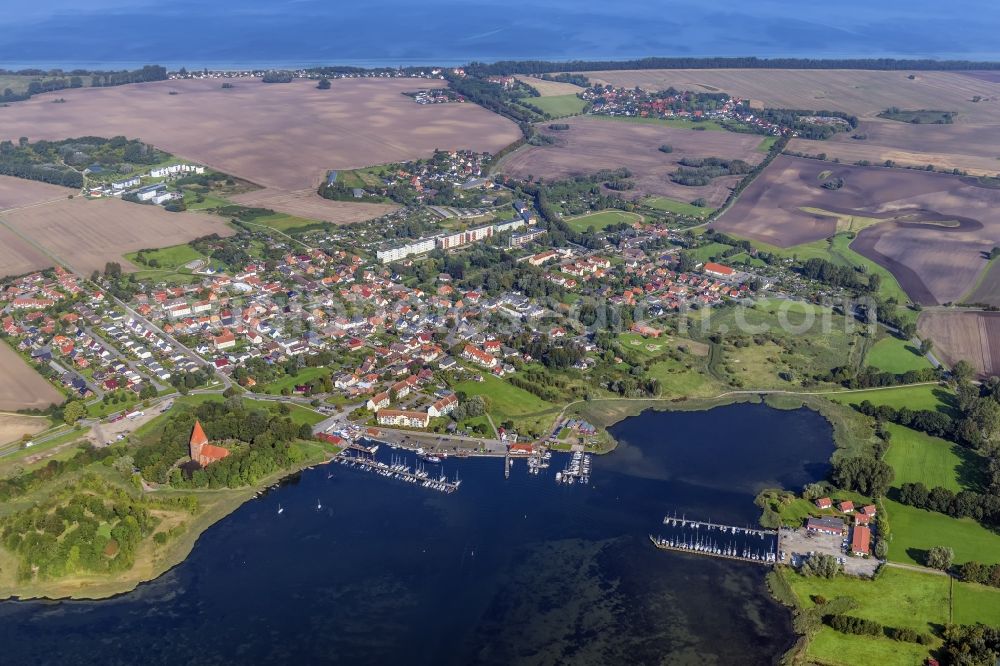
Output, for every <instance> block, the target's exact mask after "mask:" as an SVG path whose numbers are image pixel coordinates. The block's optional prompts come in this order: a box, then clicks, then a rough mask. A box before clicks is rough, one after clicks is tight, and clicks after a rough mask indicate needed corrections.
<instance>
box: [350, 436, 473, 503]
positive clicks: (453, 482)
mask: <svg viewBox="0 0 1000 666" xmlns="http://www.w3.org/2000/svg"><path fill="white" fill-rule="evenodd" d="M376 448H377V447H376ZM349 451H350V449H345V450H344V451H342V452H341V453H339V454H337V455H336V456H335V457H334V458H333V461H334V462H336V463H339V464H341V465H346V466H348V467H352V468H354V469H358V470H361V471H363V472H370V473H372V474H377V475H378V476H381V477H384V478H387V479H395V480H397V481H403V482H404V483H414V484H418V485H419V486H420V487H421V488H427V489H428V490H436V491H438V492H442V493H446V494H451V493H453V492H455V491H456V490H458V487H459V486H460V485H462V481H461V480H460V479H459V478H458V472H457V471H456V472H455V478H454V479H449V478H448V477H447V475H446V474H445V472H444V469H443V468H442V469H441V470H440V472H439V474H438V475H432V474H431V472H430V471H429V470H428V469H427V468H426V467H425V466H424V465H423V464H422V463H420V462H418V463H417V464H416V465H415V466H411V465H409V464H408V463H407V462H406V459H405V457H404V456H398V455H395V454H394V455H393V456H392V457H391V460H390V462H383V461H381V460H376V459H375V458H374V456H366V455H351V454H350V453H349Z"/></svg>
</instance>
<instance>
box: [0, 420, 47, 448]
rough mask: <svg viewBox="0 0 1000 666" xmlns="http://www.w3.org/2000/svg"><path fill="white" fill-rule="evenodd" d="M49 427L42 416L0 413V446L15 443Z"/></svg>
mask: <svg viewBox="0 0 1000 666" xmlns="http://www.w3.org/2000/svg"><path fill="white" fill-rule="evenodd" d="M48 427H49V420H48V419H47V418H45V417H42V416H24V415H22V414H4V413H0V444H10V443H11V442H16V441H18V440H19V439H21V438H22V437H24V436H25V435H34V434H35V433H37V432H41V431H43V430H45V429H46V428H48Z"/></svg>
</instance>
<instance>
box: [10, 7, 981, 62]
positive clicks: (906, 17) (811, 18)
mask: <svg viewBox="0 0 1000 666" xmlns="http://www.w3.org/2000/svg"><path fill="white" fill-rule="evenodd" d="M3 9H4V11H3V16H2V18H0V28H2V29H0V65H4V66H15V67H17V66H64V67H74V66H76V67H95V68H107V67H132V66H136V65H141V64H148V63H153V62H155V63H160V64H163V65H168V66H172V67H180V66H182V65H184V66H187V67H189V68H191V67H202V66H208V67H216V68H228V67H234V68H237V67H247V66H260V67H264V66H298V65H311V64H326V63H340V64H362V65H401V64H418V65H426V64H441V65H449V64H458V63H465V62H469V61H470V60H480V61H493V60H500V59H516V60H522V59H533V58H545V59H559V60H563V59H627V58H634V57H643V56H650V55H660V56H704V55H741V56H742V55H756V56H790V57H879V56H896V57H931V58H968V59H997V58H998V57H1000V42H998V40H997V39H996V34H997V32H998V30H1000V8H998V6H997V3H996V2H995V0H963V2H962V3H961V11H955V7H954V6H953V5H951V4H948V3H941V2H938V1H936V0H882V1H881V2H870V1H869V0H841V1H840V2H838V3H836V6H831V5H830V4H829V3H817V2H801V1H798V0H754V2H744V3H738V2H733V1H732V0H698V1H695V0H616V2H607V0H507V1H506V2H503V3H496V2H482V1H477V0H461V1H460V0H424V1H423V2H410V1H409V0H366V1H365V2H330V1H329V0H212V1H211V2H205V1H204V0H172V1H171V2H158V1H156V0H87V2H82V3H81V2H79V1H78V0H40V1H39V0H5V1H4V3H3Z"/></svg>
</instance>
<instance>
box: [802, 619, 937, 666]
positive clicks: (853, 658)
mask: <svg viewBox="0 0 1000 666" xmlns="http://www.w3.org/2000/svg"><path fill="white" fill-rule="evenodd" d="M806 655H808V656H809V657H810V658H811V659H812V660H813V661H814V662H815V663H817V664H821V665H824V666H826V665H830V666H855V665H856V664H879V666H913V665H914V664H922V663H924V660H925V659H927V657H928V656H930V650H928V648H926V647H924V646H923V645H918V644H916V643H902V642H900V641H894V640H891V639H889V638H869V637H867V636H865V637H862V636H850V635H848V634H842V633H840V632H839V631H834V630H833V629H831V628H830V627H823V628H822V629H820V630H819V633H817V634H816V635H815V636H814V637H813V638H812V640H811V641H810V642H809V647H808V648H807V650H806Z"/></svg>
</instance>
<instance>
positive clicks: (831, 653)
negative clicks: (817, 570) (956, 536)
mask: <svg viewBox="0 0 1000 666" xmlns="http://www.w3.org/2000/svg"><path fill="white" fill-rule="evenodd" d="M782 575H783V576H784V577H785V578H786V579H787V580H788V582H789V584H790V586H791V588H792V590H793V591H794V593H795V596H796V597H797V598H798V601H799V604H800V605H801V606H803V607H804V608H813V607H815V606H816V603H815V601H814V599H815V598H816V597H824V598H826V599H827V600H833V599H836V598H837V597H850V598H852V599H854V600H855V601H856V602H857V606H858V607H857V608H856V609H853V610H851V611H849V612H848V613H846V614H847V615H851V616H853V617H860V618H865V619H868V620H873V621H875V622H878V623H880V624H882V625H883V626H885V627H905V628H909V629H913V630H915V631H919V632H921V633H925V634H928V633H932V631H933V630H934V629H935V628H936V627H938V626H942V625H944V624H946V623H947V621H948V617H949V592H948V579H947V578H946V577H944V576H936V575H934V574H926V573H920V572H916V571H906V570H902V569H894V568H887V569H885V570H884V571H883V572H882V573H881V575H880V576H879V577H878V578H877V579H875V580H867V579H862V578H854V577H850V576H838V577H837V578H833V579H823V578H806V577H804V576H800V575H798V574H795V573H791V572H784V573H783V574H782ZM928 656H930V647H928V646H923V645H918V644H915V643H903V642H899V641H893V640H890V639H888V638H882V637H879V638H873V637H868V636H855V635H851V634H844V633H840V632H838V631H835V630H833V629H831V628H829V627H826V626H824V627H822V628H821V629H820V630H819V632H817V633H816V635H815V636H813V638H812V640H810V641H809V644H808V646H807V648H806V657H807V658H808V659H809V660H810V661H811V662H812V663H817V664H828V665H830V666H855V665H856V664H880V665H881V666H896V665H899V666H910V665H912V664H920V663H923V661H924V659H926V658H927V657H928Z"/></svg>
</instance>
